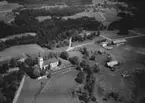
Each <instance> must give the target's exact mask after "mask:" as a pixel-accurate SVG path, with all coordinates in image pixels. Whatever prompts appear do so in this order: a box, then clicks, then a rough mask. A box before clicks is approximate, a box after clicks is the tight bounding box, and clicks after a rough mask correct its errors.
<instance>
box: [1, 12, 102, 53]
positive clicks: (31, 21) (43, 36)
mask: <svg viewBox="0 0 145 103" xmlns="http://www.w3.org/2000/svg"><path fill="white" fill-rule="evenodd" d="M42 11H43V10H42ZM43 12H44V13H43ZM43 12H41V10H40V11H39V10H22V11H20V14H19V15H17V16H16V18H15V21H14V22H13V23H12V25H8V24H5V23H3V22H2V23H1V25H3V27H4V26H6V27H7V30H5V32H3V36H2V37H5V36H8V35H12V34H15V33H16V32H18V31H17V30H19V31H20V32H19V33H25V32H35V33H36V34H37V37H35V38H33V37H27V38H26V39H25V40H22V39H21V40H20V39H18V38H16V39H15V40H9V41H6V42H5V43H4V44H3V43H2V42H1V45H5V46H6V47H7V45H9V46H12V45H18V44H19V45H20V44H25V43H26V44H27V43H28V44H30V43H37V44H39V45H40V46H42V47H47V48H49V49H52V48H53V46H55V44H58V43H59V42H60V41H64V40H66V39H68V38H70V37H71V36H72V35H74V34H75V33H76V31H80V30H81V29H83V30H98V27H99V26H100V22H98V21H96V20H95V18H89V17H82V18H78V19H67V20H64V19H62V18H61V16H60V17H59V18H57V16H54V15H55V14H53V13H52V14H51V15H50V16H52V19H49V20H45V21H42V22H39V21H38V20H37V19H36V17H37V16H40V15H42V14H43V15H46V14H47V13H46V11H45V10H44V11H43ZM45 13H46V14H45ZM71 13H72V14H74V12H70V14H71ZM70 14H69V15H70ZM61 15H68V13H66V12H64V14H61ZM11 27H17V28H21V29H12V30H11ZM10 30H11V32H10ZM23 39H24V38H23ZM16 41H17V42H16ZM22 41H25V42H22ZM1 47H4V46H1ZM2 49H3V48H2ZM2 49H1V50H2Z"/></svg>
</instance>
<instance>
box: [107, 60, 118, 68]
mask: <svg viewBox="0 0 145 103" xmlns="http://www.w3.org/2000/svg"><path fill="white" fill-rule="evenodd" d="M118 64H119V63H118V61H116V60H115V61H110V62H107V66H108V67H111V68H112V67H114V66H116V65H118Z"/></svg>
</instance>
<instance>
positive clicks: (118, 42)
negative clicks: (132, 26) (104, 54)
mask: <svg viewBox="0 0 145 103" xmlns="http://www.w3.org/2000/svg"><path fill="white" fill-rule="evenodd" d="M125 42H126V39H118V40H114V41H112V43H113V44H115V45H116V44H120V43H125Z"/></svg>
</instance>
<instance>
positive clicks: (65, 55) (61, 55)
mask: <svg viewBox="0 0 145 103" xmlns="http://www.w3.org/2000/svg"><path fill="white" fill-rule="evenodd" d="M60 58H62V59H65V60H68V58H69V54H68V52H66V51H63V52H61V53H60Z"/></svg>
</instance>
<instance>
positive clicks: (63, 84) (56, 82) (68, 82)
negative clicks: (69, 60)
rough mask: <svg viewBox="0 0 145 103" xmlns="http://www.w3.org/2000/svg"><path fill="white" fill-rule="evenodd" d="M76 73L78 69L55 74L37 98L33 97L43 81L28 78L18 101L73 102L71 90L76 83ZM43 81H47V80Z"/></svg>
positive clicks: (25, 102) (29, 102)
mask: <svg viewBox="0 0 145 103" xmlns="http://www.w3.org/2000/svg"><path fill="white" fill-rule="evenodd" d="M76 74H77V73H76V71H72V72H69V73H67V74H63V75H62V74H57V75H54V76H53V77H52V79H51V80H50V82H49V84H48V86H47V88H46V89H45V91H44V92H43V93H42V94H40V95H38V96H37V97H36V98H35V100H34V99H32V98H33V96H34V95H35V94H36V93H37V92H38V91H39V88H40V82H41V81H36V80H31V79H29V78H27V79H26V80H25V84H24V87H23V89H22V92H21V94H20V97H19V99H18V102H17V103H32V100H34V101H33V103H46V102H48V103H73V98H71V96H70V92H71V91H72V90H73V88H74V87H75V85H76V83H75V81H74V78H75V77H76ZM43 82H44V83H46V82H47V80H43Z"/></svg>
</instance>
